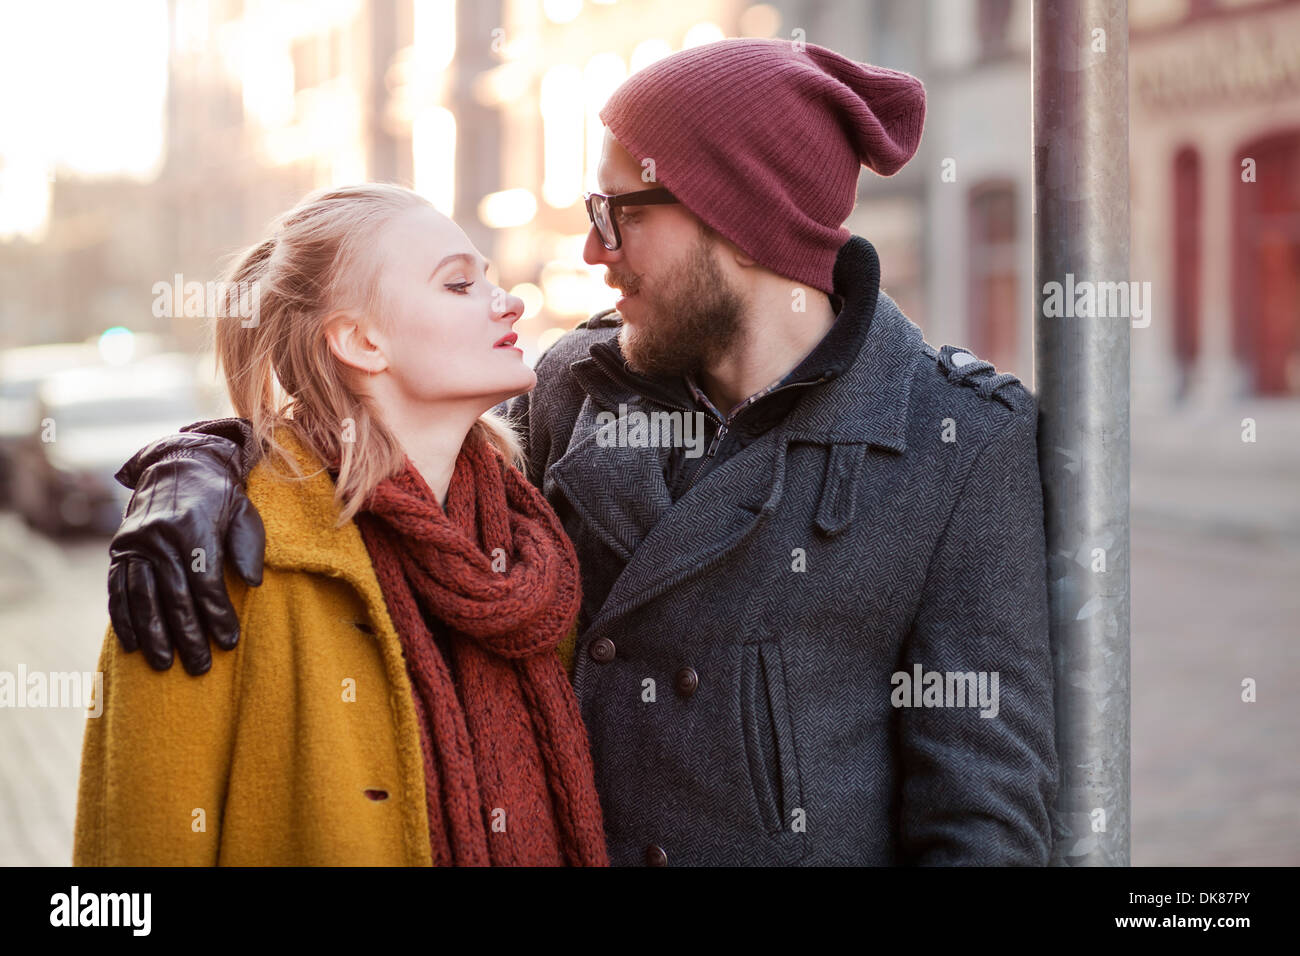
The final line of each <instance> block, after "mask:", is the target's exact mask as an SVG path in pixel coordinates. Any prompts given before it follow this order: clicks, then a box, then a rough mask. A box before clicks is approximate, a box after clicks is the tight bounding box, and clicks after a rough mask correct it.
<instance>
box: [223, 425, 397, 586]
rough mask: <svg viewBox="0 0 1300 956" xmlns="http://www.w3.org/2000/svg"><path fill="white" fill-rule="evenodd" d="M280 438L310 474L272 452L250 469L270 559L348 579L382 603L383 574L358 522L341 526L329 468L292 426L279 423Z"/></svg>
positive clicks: (286, 567)
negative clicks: (377, 574)
mask: <svg viewBox="0 0 1300 956" xmlns="http://www.w3.org/2000/svg"><path fill="white" fill-rule="evenodd" d="M274 437H275V441H276V442H277V443H278V444H279V445H280V446H281V447H282V448H283V449H284V450H285V451H286V452H287V453H288V455H289V457H290V458H291V459H292V460H293V461H295V462H296V463H297V464H298V466H299V467H300V468H301V469H302V471H303V474H304V475H307V476H309V477H307V478H306V480H298V479H297V478H295V477H294V476H293V475H292V473H291V472H289V471H288V470H287V469H285V467H284V465H283V464H282V463H281V462H280V461H279V460H278V459H275V458H273V457H272V456H270V455H266V456H264V457H263V458H262V460H261V461H259V462H258V464H257V466H256V467H255V468H254V469H253V471H252V472H251V473H250V474H249V476H248V489H247V490H248V497H249V500H250V501H252V503H253V505H254V506H255V507H256V508H257V511H258V514H260V515H261V517H262V524H263V526H264V527H265V528H266V552H265V558H264V562H265V564H267V565H268V566H271V567H277V568H282V569H284V570H290V571H310V572H314V573H318V574H327V575H330V576H332V577H338V578H343V579H345V580H347V581H349V582H351V583H352V584H353V585H354V586H356V587H357V589H358V590H360V591H361V592H362V593H363V595H365V596H366V597H367V598H378V599H379V601H380V604H381V606H382V600H383V599H382V593H381V592H380V590H379V583H378V579H376V578H375V573H374V567H373V565H372V564H371V562H370V554H369V552H368V551H367V550H366V546H365V542H364V541H363V540H362V539H361V531H360V529H359V528H358V527H357V525H356V522H355V521H349V522H347V523H346V524H344V525H343V526H342V527H341V528H340V527H335V522H336V521H337V520H338V515H339V507H338V505H337V504H336V503H335V501H334V487H335V485H334V479H333V478H332V477H331V475H330V473H329V471H328V470H327V469H326V468H325V466H324V464H323V463H322V462H321V460H320V459H319V458H318V457H317V456H316V455H315V454H313V453H312V452H311V451H310V450H309V449H308V448H307V447H306V446H305V445H304V444H303V443H302V442H301V441H300V440H299V439H298V437H297V435H295V434H294V432H293V430H292V429H289V428H284V427H281V428H277V429H276V430H275V433H274ZM372 590H373V592H374V593H373V594H371V593H370V591H372Z"/></svg>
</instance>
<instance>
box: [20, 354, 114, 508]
mask: <svg viewBox="0 0 1300 956" xmlns="http://www.w3.org/2000/svg"><path fill="white" fill-rule="evenodd" d="M101 362H102V359H101V358H100V354H99V349H98V348H97V347H96V346H95V345H94V344H93V343H86V342H64V343H60V344H58V345H32V346H28V347H25V348H17V349H8V350H6V351H4V352H0V505H3V504H7V503H8V502H9V499H10V478H11V475H12V471H13V459H14V455H15V454H16V452H17V448H18V445H19V444H20V443H21V442H22V441H23V440H24V439H26V437H27V436H28V435H30V434H31V433H32V430H33V429H34V427H35V422H36V392H37V390H38V389H39V388H40V387H41V383H42V382H44V381H45V379H46V378H47V377H49V376H50V375H51V374H53V373H55V372H58V371H62V370H66V369H71V368H78V367H83V366H88V365H98V364H100V363H101Z"/></svg>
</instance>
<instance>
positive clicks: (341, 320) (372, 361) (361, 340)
mask: <svg viewBox="0 0 1300 956" xmlns="http://www.w3.org/2000/svg"><path fill="white" fill-rule="evenodd" d="M325 340H326V342H328V343H329V347H330V351H331V352H333V353H334V357H335V358H337V359H338V360H339V361H340V362H342V363H343V364H344V365H347V366H349V367H350V368H354V369H356V370H357V371H359V372H364V373H366V374H367V375H373V374H375V373H376V372H382V371H383V370H384V369H386V368H388V357H387V356H386V355H385V354H384V341H383V336H382V334H381V333H380V331H379V329H378V328H376V327H375V324H374V323H373V322H370V321H369V320H367V319H365V318H364V317H362V316H360V315H357V314H356V313H354V312H351V311H346V310H344V311H339V312H334V313H332V314H331V315H329V316H328V317H327V318H326V319H325Z"/></svg>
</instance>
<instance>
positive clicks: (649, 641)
mask: <svg viewBox="0 0 1300 956" xmlns="http://www.w3.org/2000/svg"><path fill="white" fill-rule="evenodd" d="M879 274H880V273H879V263H878V261H877V259H876V254H875V251H874V249H872V247H871V245H870V243H868V242H867V241H866V240H864V239H862V238H860V237H854V238H852V239H851V240H850V241H849V242H848V243H846V244H845V246H844V247H843V249H842V250H841V252H840V255H839V258H838V260H837V263H836V267H835V291H836V293H837V294H839V295H842V296H843V297H844V306H843V308H842V310H841V312H840V315H839V318H838V319H837V325H838V324H839V323H843V322H847V323H853V324H856V326H857V327H860V328H861V329H862V330H863V333H862V335H861V336H859V337H858V338H857V340H856V341H853V343H852V346H851V347H852V348H854V349H856V353H855V354H852V355H849V356H848V359H849V361H846V362H844V363H843V369H842V373H841V374H836V375H833V376H831V377H830V378H829V381H820V380H819V381H818V382H816V383H814V385H813V387H809V388H806V389H804V390H803V394H802V395H801V396H800V397H799V399H798V401H796V402H795V403H794V404H793V406H792V407H791V408H790V410H789V411H788V412H787V413H785V414H784V417H783V418H782V419H781V420H780V421H778V422H777V423H776V424H774V425H773V426H772V427H771V428H769V429H768V430H766V431H765V432H764V433H762V434H761V435H759V436H757V437H756V438H754V439H753V440H752V441H750V442H749V443H748V444H747V445H745V446H744V447H743V448H741V449H740V450H739V451H736V452H735V453H734V454H732V455H731V456H730V457H728V458H727V459H726V460H725V461H721V462H720V463H719V464H717V466H716V467H714V468H712V469H711V470H709V471H707V472H705V473H703V476H702V477H701V478H700V479H699V480H698V481H696V482H695V483H694V484H693V485H692V486H691V487H690V488H689V490H688V491H686V492H685V493H684V494H683V495H682V496H681V497H680V499H679V500H677V501H676V502H675V503H674V502H673V501H672V499H671V497H670V496H669V494H668V492H667V489H666V486H665V477H664V470H665V461H666V458H665V455H666V454H667V451H666V449H663V448H654V447H649V448H640V447H618V446H617V445H613V446H611V443H610V441H609V440H608V438H609V436H610V434H611V433H610V432H608V431H607V432H605V433H604V436H603V437H602V435H601V434H600V427H601V424H602V422H598V420H597V415H598V414H600V413H601V412H611V413H613V414H615V415H617V414H619V413H620V405H625V406H626V408H625V409H622V411H623V412H625V413H628V414H630V413H632V412H634V411H637V410H641V411H646V412H649V411H654V410H662V409H663V408H664V406H663V405H661V404H659V403H658V402H657V401H656V400H655V399H651V398H647V397H645V396H644V395H643V394H642V392H643V391H645V389H641V388H639V387H638V381H637V377H636V376H632V375H631V374H630V373H629V372H628V371H627V369H626V367H625V365H624V364H623V363H622V361H621V353H619V352H618V347H617V340H616V335H617V320H616V316H613V317H611V316H610V315H609V314H604V313H602V315H600V316H596V317H593V319H592V320H591V321H590V322H589V323H587V324H586V325H584V326H583V327H580V328H579V329H577V330H575V331H574V332H572V333H570V334H568V335H566V336H565V337H564V338H562V339H561V340H560V341H559V342H558V343H557V344H556V345H555V346H554V347H553V348H552V349H551V350H550V351H549V352H548V353H547V354H546V355H545V356H544V357H543V358H542V359H541V361H540V362H539V363H538V369H537V371H538V386H537V388H536V389H535V390H534V392H533V393H532V394H531V395H529V396H525V397H522V398H520V399H517V400H516V402H515V403H514V405H513V406H512V408H511V413H512V415H513V416H514V417H515V418H516V420H517V421H518V423H519V424H520V425H521V426H522V427H523V428H524V429H525V432H526V438H527V450H528V454H529V474H530V478H531V479H532V480H533V481H534V482H535V483H536V484H538V485H539V486H540V487H541V488H542V490H543V491H544V493H545V494H546V497H547V498H548V500H549V501H550V502H551V503H552V505H553V506H554V507H555V508H556V510H557V511H558V512H559V514H560V516H561V519H562V521H563V522H564V525H565V528H566V529H567V531H568V533H569V534H570V535H571V537H572V538H573V541H574V543H575V545H576V547H577V551H578V556H579V559H580V561H581V564H582V569H583V587H584V592H585V597H586V603H585V604H584V611H583V615H582V620H581V633H580V636H579V639H578V647H577V651H576V663H575V667H576V670H575V674H574V685H575V688H576V691H577V695H578V698H579V700H580V702H581V706H582V714H583V718H584V720H585V721H586V725H587V729H588V731H589V733H590V736H591V743H592V748H593V756H594V760H595V766H596V777H597V784H598V786H599V789H600V795H601V800H602V803H603V806H604V811H605V821H606V832H607V836H608V840H609V850H610V858H611V860H612V862H614V863H615V864H624V865H627V864H641V863H644V862H651V863H663V862H664V861H665V860H666V862H667V863H668V864H669V865H678V864H682V865H689V864H776V865H781V864H893V863H924V864H956V863H965V864H1043V863H1046V861H1047V858H1048V852H1049V843H1050V828H1049V823H1048V807H1049V805H1050V803H1051V801H1052V799H1053V796H1054V793H1055V789H1056V777H1057V760H1056V755H1055V750H1054V740H1053V732H1054V721H1053V706H1052V703H1053V693H1052V672H1051V666H1050V659H1049V654H1048V636H1047V635H1048V619H1047V585H1046V568H1045V553H1044V549H1045V546H1044V534H1043V511H1042V493H1041V487H1040V483H1039V474H1038V466H1037V450H1036V446H1035V429H1036V421H1037V413H1036V407H1035V403H1034V400H1033V398H1032V397H1031V395H1030V394H1029V392H1027V391H1026V390H1025V389H1024V387H1023V386H1022V385H1020V383H1019V382H1018V381H1017V380H1016V379H1015V378H1013V377H1011V376H1009V375H997V374H995V373H994V371H993V369H992V368H991V366H989V364H988V363H987V362H982V361H978V360H973V359H972V357H971V356H970V355H969V353H963V352H961V351H959V350H954V349H952V348H951V347H949V346H945V347H944V348H943V349H942V350H938V351H936V350H935V349H934V348H932V347H931V346H930V345H928V344H927V343H926V342H925V341H924V340H923V339H922V335H921V332H920V330H919V329H918V328H917V327H916V326H915V325H914V324H912V323H911V322H910V321H909V320H908V319H907V318H906V316H904V315H903V314H902V312H901V311H900V310H899V309H898V307H897V306H896V305H895V304H894V303H893V301H891V300H890V299H889V297H888V296H886V295H885V294H884V293H882V292H880V290H879ZM850 340H851V341H852V337H850ZM953 355H956V359H954V358H953ZM963 360H964V362H963ZM603 421H604V422H605V423H607V422H608V421H609V419H608V417H606V418H605V419H604V420H603ZM918 669H919V670H918ZM929 672H938V673H939V675H940V676H939V677H938V680H939V681H940V682H941V684H940V689H941V690H948V691H950V692H952V695H950V696H948V697H946V698H945V697H943V696H941V695H940V694H939V693H938V692H937V691H936V692H935V693H933V694H930V693H927V694H925V695H923V694H922V687H921V686H917V687H916V688H914V689H909V688H908V687H907V686H906V685H903V684H902V682H901V679H900V678H897V677H895V676H894V675H895V674H899V673H905V674H906V675H907V676H908V678H909V680H910V679H911V678H914V677H916V676H918V674H919V675H920V676H921V678H922V679H921V680H920V681H918V682H917V683H918V684H920V685H924V686H925V687H928V688H931V689H933V687H934V684H933V682H932V681H931V679H930V678H928V677H927V676H925V675H928V674H929ZM971 672H973V673H974V675H976V677H975V679H977V680H978V679H983V680H984V681H985V685H984V686H985V687H986V689H989V690H990V691H991V690H992V689H993V688H995V687H996V690H997V694H996V712H994V708H993V707H991V706H981V705H980V704H979V703H978V702H976V701H974V700H971V699H967V700H965V701H964V703H965V704H966V706H960V704H961V703H963V702H962V701H961V700H960V699H959V698H958V697H956V696H955V692H956V691H957V690H964V689H966V688H967V687H971V688H972V694H971V697H974V692H973V687H974V685H973V684H967V683H965V682H964V681H962V680H953V679H949V678H947V677H946V676H945V675H947V674H949V673H953V674H967V673H971ZM994 673H996V675H997V678H996V679H997V683H996V685H995V684H993V679H994V678H993V676H992V675H993V674H994ZM926 703H929V704H931V705H932V706H924V704H926ZM940 703H944V704H947V705H948V706H938V704H940ZM901 704H907V705H916V706H901ZM896 705H899V706H896ZM982 714H983V715H982Z"/></svg>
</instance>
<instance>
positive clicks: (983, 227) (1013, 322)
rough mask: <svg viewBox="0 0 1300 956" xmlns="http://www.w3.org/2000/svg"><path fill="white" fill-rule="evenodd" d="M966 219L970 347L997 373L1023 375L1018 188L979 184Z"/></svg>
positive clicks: (1010, 185) (973, 193)
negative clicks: (1020, 363) (1020, 364)
mask: <svg viewBox="0 0 1300 956" xmlns="http://www.w3.org/2000/svg"><path fill="white" fill-rule="evenodd" d="M967 221H968V223H969V242H968V243H967V250H968V253H967V254H968V256H969V261H968V269H967V275H968V287H967V288H968V292H967V298H968V301H967V314H968V316H969V318H970V343H969V347H970V348H971V349H972V350H973V351H974V352H975V354H976V355H978V356H979V357H980V358H982V359H985V360H987V361H989V362H992V363H993V364H994V366H996V367H997V369H998V371H1000V372H1003V371H1009V372H1014V373H1015V374H1017V375H1019V374H1021V371H1022V370H1020V369H1017V368H1015V365H1016V364H1017V361H1018V355H1017V353H1018V348H1017V341H1018V339H1019V331H1020V309H1019V308H1018V307H1017V302H1018V300H1019V295H1020V269H1019V264H1018V255H1019V253H1018V246H1019V243H1018V242H1017V237H1016V188H1015V185H1014V184H1012V183H1009V182H993V183H985V184H983V185H980V186H976V187H975V188H974V189H972V190H971V193H970V204H969V209H968V215H967ZM1022 377H1023V376H1022Z"/></svg>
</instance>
